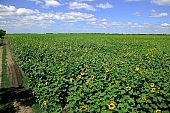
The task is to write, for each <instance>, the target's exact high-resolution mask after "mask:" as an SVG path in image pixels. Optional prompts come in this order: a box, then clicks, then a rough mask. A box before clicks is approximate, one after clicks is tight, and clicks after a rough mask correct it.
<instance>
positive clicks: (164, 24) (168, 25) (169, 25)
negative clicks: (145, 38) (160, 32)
mask: <svg viewBox="0 0 170 113" xmlns="http://www.w3.org/2000/svg"><path fill="white" fill-rule="evenodd" d="M161 26H162V27H170V24H168V23H163V24H161Z"/></svg>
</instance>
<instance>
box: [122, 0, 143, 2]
mask: <svg viewBox="0 0 170 113" xmlns="http://www.w3.org/2000/svg"><path fill="white" fill-rule="evenodd" d="M124 1H125V2H139V1H143V0H124Z"/></svg>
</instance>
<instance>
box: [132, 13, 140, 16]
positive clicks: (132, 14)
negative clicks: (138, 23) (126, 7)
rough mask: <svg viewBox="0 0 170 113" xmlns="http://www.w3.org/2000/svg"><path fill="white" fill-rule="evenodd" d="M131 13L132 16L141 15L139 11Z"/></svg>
mask: <svg viewBox="0 0 170 113" xmlns="http://www.w3.org/2000/svg"><path fill="white" fill-rule="evenodd" d="M132 15H134V16H141V14H140V13H139V12H135V13H133V14H132Z"/></svg>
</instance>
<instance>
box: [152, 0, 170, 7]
mask: <svg viewBox="0 0 170 113" xmlns="http://www.w3.org/2000/svg"><path fill="white" fill-rule="evenodd" d="M151 3H153V4H157V5H168V6H170V0H151Z"/></svg>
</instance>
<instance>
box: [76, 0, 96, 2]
mask: <svg viewBox="0 0 170 113" xmlns="http://www.w3.org/2000/svg"><path fill="white" fill-rule="evenodd" d="M75 1H76V2H92V1H94V0H75Z"/></svg>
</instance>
